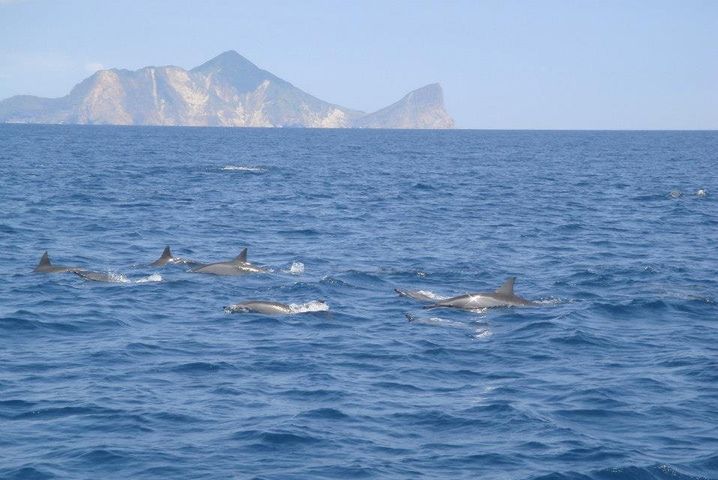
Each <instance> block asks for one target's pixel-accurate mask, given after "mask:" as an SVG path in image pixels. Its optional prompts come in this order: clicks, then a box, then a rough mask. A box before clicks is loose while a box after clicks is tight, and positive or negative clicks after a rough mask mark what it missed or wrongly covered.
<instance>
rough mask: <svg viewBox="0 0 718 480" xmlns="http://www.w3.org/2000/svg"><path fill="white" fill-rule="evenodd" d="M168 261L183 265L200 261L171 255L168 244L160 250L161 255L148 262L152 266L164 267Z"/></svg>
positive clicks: (198, 263)
mask: <svg viewBox="0 0 718 480" xmlns="http://www.w3.org/2000/svg"><path fill="white" fill-rule="evenodd" d="M168 263H171V264H183V265H201V263H200V262H197V261H195V260H189V259H187V258H181V257H175V256H174V255H172V251H171V250H170V246H169V245H167V246H166V247H165V249H164V250H163V251H162V255H160V258H158V259H157V260H155V261H154V262H152V263H150V266H152V267H164V266H165V265H167V264H168Z"/></svg>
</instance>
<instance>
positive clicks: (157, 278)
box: [135, 273, 162, 283]
mask: <svg viewBox="0 0 718 480" xmlns="http://www.w3.org/2000/svg"><path fill="white" fill-rule="evenodd" d="M161 281H162V275H160V274H159V273H153V274H152V275H148V276H146V277H142V278H140V279H138V280H135V283H155V282H161Z"/></svg>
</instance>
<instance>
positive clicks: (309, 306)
mask: <svg viewBox="0 0 718 480" xmlns="http://www.w3.org/2000/svg"><path fill="white" fill-rule="evenodd" d="M289 309H290V310H291V311H292V313H310V312H328V311H329V305H327V304H326V303H325V302H322V301H320V300H314V301H312V302H307V303H290V304H289Z"/></svg>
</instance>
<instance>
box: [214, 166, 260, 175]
mask: <svg viewBox="0 0 718 480" xmlns="http://www.w3.org/2000/svg"><path fill="white" fill-rule="evenodd" d="M222 170H224V171H225V172H250V173H264V172H266V171H267V169H266V168H265V167H261V166H259V165H225V166H224V167H222Z"/></svg>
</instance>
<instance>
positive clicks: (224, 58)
mask: <svg viewBox="0 0 718 480" xmlns="http://www.w3.org/2000/svg"><path fill="white" fill-rule="evenodd" d="M191 71H192V72H193V73H198V74H201V75H204V76H211V77H213V78H215V79H217V80H219V81H221V82H223V83H225V84H228V85H231V86H232V87H234V88H236V89H237V91H238V92H240V93H244V92H251V91H253V90H255V89H256V88H257V87H258V86H259V85H260V84H261V83H262V82H264V81H265V80H270V81H275V82H281V80H280V79H279V78H278V77H275V76H274V75H272V74H271V73H269V72H267V71H266V70H262V69H261V68H259V67H258V66H256V65H255V64H253V63H252V62H250V61H249V60H247V59H246V58H244V57H243V56H242V55H240V54H239V53H237V51H236V50H227V51H226V52H223V53H220V54H219V55H217V56H216V57H214V58H213V59H211V60H208V61H206V62H205V63H203V64H202V65H200V66H198V67H195V68H193V69H192V70H191Z"/></svg>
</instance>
